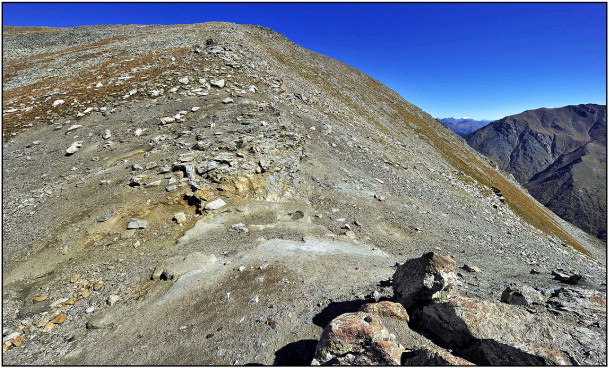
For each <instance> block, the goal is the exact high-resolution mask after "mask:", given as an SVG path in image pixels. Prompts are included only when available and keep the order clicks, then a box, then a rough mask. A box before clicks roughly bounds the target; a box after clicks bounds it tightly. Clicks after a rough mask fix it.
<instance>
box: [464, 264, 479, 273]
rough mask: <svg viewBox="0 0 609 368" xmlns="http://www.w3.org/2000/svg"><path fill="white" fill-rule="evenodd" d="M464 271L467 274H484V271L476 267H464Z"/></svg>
mask: <svg viewBox="0 0 609 368" xmlns="http://www.w3.org/2000/svg"><path fill="white" fill-rule="evenodd" d="M463 269H464V270H465V271H467V272H482V270H481V269H480V268H478V267H476V266H470V265H467V264H466V265H463Z"/></svg>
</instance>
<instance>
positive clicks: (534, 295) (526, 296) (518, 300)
mask: <svg viewBox="0 0 609 368" xmlns="http://www.w3.org/2000/svg"><path fill="white" fill-rule="evenodd" d="M501 301H502V302H504V303H507V304H513V305H529V304H533V303H538V304H543V302H544V298H543V295H542V294H541V293H540V292H539V291H537V290H535V289H533V288H532V287H530V286H527V285H510V286H508V287H507V288H506V289H505V290H504V291H503V293H502V294H501Z"/></svg>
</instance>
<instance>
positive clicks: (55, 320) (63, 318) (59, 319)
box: [50, 313, 68, 324]
mask: <svg viewBox="0 0 609 368" xmlns="http://www.w3.org/2000/svg"><path fill="white" fill-rule="evenodd" d="M67 319H68V317H66V315H65V314H63V313H61V314H59V315H57V316H56V317H55V318H53V319H52V320H51V321H50V323H55V324H60V323H64V322H65V321H66V320H67Z"/></svg>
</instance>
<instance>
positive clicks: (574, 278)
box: [552, 269, 583, 285]
mask: <svg viewBox="0 0 609 368" xmlns="http://www.w3.org/2000/svg"><path fill="white" fill-rule="evenodd" d="M552 276H554V280H558V281H562V282H564V283H566V284H572V285H577V284H578V283H579V282H580V281H581V279H582V278H583V276H582V275H578V274H576V273H574V274H571V273H568V272H566V271H565V270H562V269H558V270H554V271H552Z"/></svg>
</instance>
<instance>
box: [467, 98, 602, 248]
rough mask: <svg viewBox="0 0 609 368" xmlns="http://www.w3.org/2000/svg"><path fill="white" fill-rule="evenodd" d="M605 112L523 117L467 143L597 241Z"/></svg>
mask: <svg viewBox="0 0 609 368" xmlns="http://www.w3.org/2000/svg"><path fill="white" fill-rule="evenodd" d="M606 135H607V107H606V106H603V105H594V104H587V105H577V106H565V107H561V108H556V109H537V110H530V111H525V112H523V113H521V114H517V115H512V116H508V117H505V118H503V119H501V120H498V121H496V122H494V123H492V124H490V125H489V126H487V127H484V128H482V129H480V130H478V131H476V132H474V133H472V134H470V135H468V136H467V137H466V140H467V142H468V143H469V145H471V146H472V147H474V148H476V149H477V150H478V151H480V152H481V153H483V154H484V155H486V156H488V157H490V158H491V159H493V161H495V162H496V163H497V165H498V166H499V168H500V169H502V170H505V171H508V172H510V173H512V175H514V177H515V178H516V180H518V181H519V182H520V183H521V184H522V185H524V186H525V188H527V189H528V190H529V192H530V193H531V194H532V195H533V196H534V197H535V198H536V199H537V200H539V201H540V202H541V203H543V204H544V205H546V206H547V207H548V208H550V209H551V210H552V211H554V212H555V213H556V214H558V215H559V216H561V217H562V218H564V219H565V220H567V221H570V222H572V223H573V224H575V225H577V226H579V227H580V228H581V229H583V230H585V231H587V232H588V233H590V234H593V235H595V236H597V237H599V238H601V239H606V235H607V225H606V222H607V213H606V212H607V211H606V209H607V193H606V180H607V171H606V160H607V154H606V151H607V142H606Z"/></svg>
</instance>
